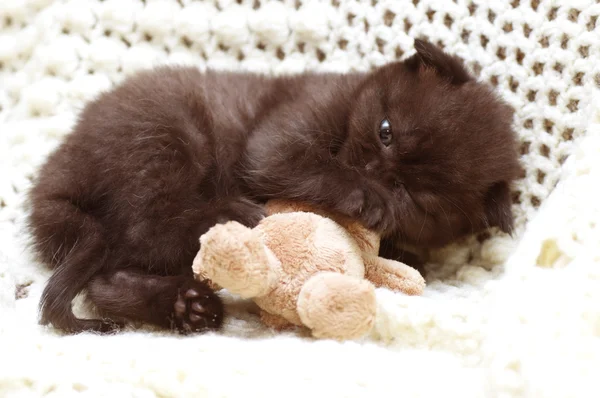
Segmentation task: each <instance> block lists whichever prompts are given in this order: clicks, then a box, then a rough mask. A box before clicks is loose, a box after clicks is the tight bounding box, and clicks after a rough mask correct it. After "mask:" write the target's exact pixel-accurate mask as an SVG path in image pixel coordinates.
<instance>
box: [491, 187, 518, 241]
mask: <svg viewBox="0 0 600 398" xmlns="http://www.w3.org/2000/svg"><path fill="white" fill-rule="evenodd" d="M484 205H485V216H486V219H487V224H488V226H489V227H498V228H500V230H501V231H502V232H505V233H507V234H512V232H513V229H514V218H513V214H512V210H511V206H512V199H511V197H510V187H509V186H508V183H506V182H504V181H503V182H498V183H496V184H494V185H492V187H491V188H490V189H489V190H488V192H487V194H486V196H485V204H484Z"/></svg>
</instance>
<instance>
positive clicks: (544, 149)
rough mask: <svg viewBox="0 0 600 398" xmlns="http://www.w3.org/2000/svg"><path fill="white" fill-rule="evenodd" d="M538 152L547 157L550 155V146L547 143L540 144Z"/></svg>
mask: <svg viewBox="0 0 600 398" xmlns="http://www.w3.org/2000/svg"><path fill="white" fill-rule="evenodd" d="M540 154H541V155H542V156H543V157H546V158H549V157H550V148H549V147H548V145H546V144H542V145H541V146H540Z"/></svg>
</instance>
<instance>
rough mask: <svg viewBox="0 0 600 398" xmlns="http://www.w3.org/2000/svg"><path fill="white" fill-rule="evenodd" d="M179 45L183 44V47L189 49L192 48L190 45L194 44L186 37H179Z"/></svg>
mask: <svg viewBox="0 0 600 398" xmlns="http://www.w3.org/2000/svg"><path fill="white" fill-rule="evenodd" d="M181 44H183V45H184V46H185V47H187V48H190V47H192V44H194V43H193V42H192V41H191V40H190V38H189V37H187V36H182V37H181Z"/></svg>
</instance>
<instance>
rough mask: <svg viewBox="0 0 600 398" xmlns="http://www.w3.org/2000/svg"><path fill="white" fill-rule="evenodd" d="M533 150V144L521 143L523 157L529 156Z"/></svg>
mask: <svg viewBox="0 0 600 398" xmlns="http://www.w3.org/2000/svg"><path fill="white" fill-rule="evenodd" d="M530 148H531V142H529V141H523V142H522V143H521V148H520V150H521V155H527V154H528V153H529V149H530Z"/></svg>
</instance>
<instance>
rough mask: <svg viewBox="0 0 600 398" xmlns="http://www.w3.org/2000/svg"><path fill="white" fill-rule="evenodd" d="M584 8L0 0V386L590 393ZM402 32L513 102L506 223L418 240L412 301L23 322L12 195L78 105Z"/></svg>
mask: <svg viewBox="0 0 600 398" xmlns="http://www.w3.org/2000/svg"><path fill="white" fill-rule="evenodd" d="M598 16H600V4H598V3H597V2H596V1H593V0H570V1H569V2H567V1H558V0H511V1H509V0H502V1H484V0H455V1H450V0H448V1H436V0H387V1H383V0H379V1H375V0H372V1H370V0H369V1H367V0H362V1H359V0H330V1H302V0H284V1H268V0H237V1H235V0H209V1H199V2H192V1H187V0H179V1H175V0H174V1H167V0H146V1H140V0H106V1H99V0H90V1H85V0H77V1H50V0H2V1H1V2H0V352H1V353H2V356H1V357H0V395H1V396H12V395H14V396H17V395H18V396H40V395H43V394H48V395H49V396H50V395H53V396H60V397H63V396H68V395H69V394H75V393H80V394H84V395H85V394H88V395H89V396H94V397H97V396H103V394H104V395H107V396H111V397H114V396H144V397H146V396H148V397H152V396H189V395H190V394H193V393H195V394H197V395H200V394H202V395H203V396H238V395H240V394H243V395H251V396H252V392H256V395H260V396H281V395H286V396H290V395H291V396H310V395H315V394H317V395H319V396H392V395H393V396H397V395H399V394H404V395H407V396H416V395H418V396H432V397H438V396H442V395H443V396H448V395H450V396H454V395H457V396H459V395H460V396H469V397H471V396H526V397H566V396H573V397H586V396H589V397H592V396H593V397H597V396H598V391H600V386H599V385H598V383H599V381H598V380H597V378H596V375H595V374H594V370H596V369H600V339H599V337H600V306H599V305H598V303H600V233H599V231H598V225H600V210H599V206H598V203H600V194H599V192H598V190H599V189H600V188H598V185H599V184H598V181H600V106H599V104H600V102H599V101H600V94H599V91H600V90H599V88H600V62H598V60H599V59H600V58H599V57H600V35H599V33H600V21H598ZM416 37H425V38H427V39H428V40H430V41H432V42H434V43H436V44H438V45H440V46H441V47H443V48H445V50H446V51H448V52H450V53H452V54H456V55H458V56H460V57H462V58H463V59H465V60H466V62H467V65H468V66H469V67H470V68H471V70H472V71H473V72H474V73H475V74H476V75H477V76H478V78H479V79H480V80H481V81H485V82H489V83H491V84H492V85H494V86H496V87H497V89H498V91H499V92H500V94H501V95H502V96H503V97H504V98H505V99H506V100H507V101H508V102H509V103H510V104H512V105H513V106H514V107H515V109H516V115H515V128H516V130H517V132H518V134H519V136H520V140H521V155H522V162H523V164H524V166H525V169H526V175H525V177H524V178H523V179H522V180H521V181H519V182H518V183H517V184H516V186H515V192H514V196H513V197H514V201H515V205H514V211H515V214H516V217H517V219H516V221H517V227H518V228H517V230H518V233H517V234H516V236H515V239H511V238H509V237H507V236H503V235H499V234H491V236H479V237H472V238H469V239H467V240H466V241H465V242H461V243H460V244H456V245H453V246H451V247H449V248H445V249H443V250H439V251H437V252H435V253H431V264H429V265H428V272H429V273H428V276H427V279H428V287H427V290H426V293H425V294H424V296H423V297H407V296H403V295H400V294H394V293H392V292H390V291H387V290H384V289H380V290H378V292H377V297H378V303H379V304H378V306H379V312H378V317H377V322H376V326H375V328H374V331H373V333H372V334H371V335H370V336H369V337H368V338H367V339H365V340H364V341H361V342H352V343H343V344H340V343H333V342H329V341H319V342H314V341H312V340H310V339H307V338H306V337H303V336H302V334H301V333H299V332H297V333H286V334H277V333H274V332H272V331H269V330H267V329H266V328H264V327H263V326H262V325H261V324H260V321H259V319H258V317H257V315H256V314H255V313H254V312H255V308H254V307H252V306H251V305H250V304H248V303H246V302H243V301H240V300H239V299H237V298H235V297H231V296H229V295H227V294H225V293H224V298H225V300H226V302H227V303H228V304H229V308H230V316H229V317H228V319H227V321H226V325H225V329H224V331H223V332H222V333H220V334H209V335H201V336H194V337H186V338H182V337H177V336H173V335H171V334H168V333H163V332H157V331H153V330H150V329H144V330H141V331H139V330H138V331H128V332H127V333H124V334H122V335H119V336H113V337H100V336H94V335H90V334H84V335H80V336H68V337H61V336H59V335H58V334H57V333H56V332H55V331H53V330H52V329H48V328H44V327H41V326H39V325H37V307H36V306H37V302H38V300H39V296H40V293H41V290H42V289H43V287H44V283H45V281H46V279H47V277H48V271H46V270H45V269H43V268H41V267H40V266H39V265H38V264H36V263H35V261H33V260H32V259H31V253H30V251H29V250H28V249H27V246H26V236H25V235H24V233H23V230H22V226H23V220H24V215H25V213H26V207H25V206H24V203H25V202H24V194H25V193H26V191H27V189H28V187H29V186H30V184H31V179H32V177H33V176H34V175H35V172H36V169H37V167H38V166H39V165H40V163H41V162H43V160H44V159H45V156H46V155H47V154H48V153H49V152H50V151H51V150H53V149H54V148H55V147H56V146H57V145H58V144H59V143H60V141H61V139H62V138H63V137H64V136H65V135H66V134H68V133H69V132H70V129H71V127H72V126H73V123H74V122H75V120H76V117H77V114H78V112H79V111H80V110H81V108H82V106H83V105H84V104H85V102H86V101H87V100H89V99H91V98H93V97H94V96H95V95H97V94H98V93H99V92H100V91H102V90H106V89H108V88H110V87H111V86H112V85H114V84H115V83H117V82H119V81H121V80H122V79H123V78H124V77H125V76H127V75H130V74H132V73H135V71H136V70H139V69H140V68H145V67H150V66H152V65H157V64H164V63H171V64H188V65H196V66H198V67H200V68H205V67H208V66H210V67H214V68H218V69H244V70H252V71H261V72H268V73H273V74H277V73H284V72H298V71H302V70H308V69H310V70H319V71H348V70H369V69H370V68H372V67H374V66H376V65H381V64H383V63H385V62H388V61H392V60H396V59H402V58H404V57H406V56H408V55H410V54H412V51H413V50H412V45H413V38H416ZM486 235H487V234H486ZM76 310H77V312H78V313H83V314H85V313H87V312H89V311H88V310H87V309H86V308H84V306H82V305H78V306H76ZM267 337H268V339H267ZM432 379H433V380H432ZM290 386H293V387H290ZM258 392H261V393H260V394H259V393H258ZM19 394H22V395H19ZM27 394H29V395H27Z"/></svg>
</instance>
